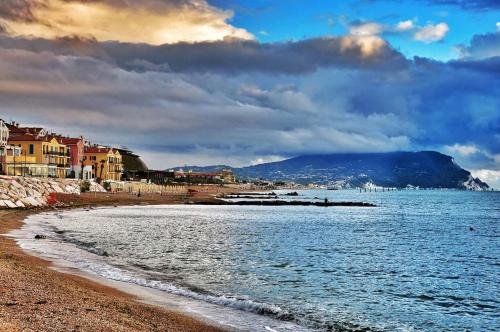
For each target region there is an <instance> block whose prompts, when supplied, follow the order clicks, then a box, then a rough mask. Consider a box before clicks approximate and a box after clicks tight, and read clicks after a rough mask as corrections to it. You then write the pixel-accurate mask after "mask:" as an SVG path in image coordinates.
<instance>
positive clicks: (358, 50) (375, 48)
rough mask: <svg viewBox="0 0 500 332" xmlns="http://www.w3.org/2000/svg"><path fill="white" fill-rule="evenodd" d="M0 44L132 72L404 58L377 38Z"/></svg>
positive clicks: (397, 63) (395, 64) (390, 64)
mask: <svg viewBox="0 0 500 332" xmlns="http://www.w3.org/2000/svg"><path fill="white" fill-rule="evenodd" d="M0 46H2V47H5V48H15V49H26V50H31V51H36V52H41V51H47V52H53V53H56V54H62V55H75V56H92V57H95V58H99V59H101V60H104V61H107V62H109V63H111V64H116V65H118V66H120V67H122V68H124V69H129V70H136V71H174V72H179V71H218V72H249V71H261V72H267V73H270V72H272V73H284V74H300V73H306V72H312V71H315V70H317V69H318V68H320V67H328V66H337V67H350V68H372V69H377V68H378V69H384V68H385V69H394V68H402V67H405V66H406V65H407V60H406V59H404V57H403V56H402V55H401V54H400V53H399V52H397V51H395V50H394V49H392V48H391V47H390V46H389V45H388V44H387V43H386V42H385V41H384V40H383V39H381V38H379V37H376V36H344V37H325V38H315V39H307V40H302V41H298V42H286V43H273V44H262V43H257V42H253V41H241V40H232V41H224V42H213V43H208V42H204V43H196V44H192V43H178V44H173V45H161V46H152V45H146V44H130V43H116V42H106V43H99V42H97V41H95V40H88V39H81V38H61V39H58V40H55V41H50V40H43V39H37V40H27V39H22V38H8V37H4V38H2V37H0Z"/></svg>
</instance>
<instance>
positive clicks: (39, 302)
mask: <svg viewBox="0 0 500 332" xmlns="http://www.w3.org/2000/svg"><path fill="white" fill-rule="evenodd" d="M231 190H232V191H234V189H231ZM213 194H214V193H211V192H204V193H200V194H199V195H196V196H194V197H186V196H185V195H168V196H160V195H143V196H142V197H136V196H131V195H122V194H119V195H117V194H108V193H99V194H95V193H86V194H82V195H80V196H76V195H61V196H60V198H59V200H60V201H61V202H62V203H65V204H66V205H68V206H69V207H68V208H58V209H53V208H50V207H49V208H42V209H30V210H0V234H1V235H2V236H0V330H2V331H22V330H39V331H44V330H51V331H62V330H64V331H67V330H73V331H89V330H92V331H104V330H113V331H152V330H162V331H225V330H227V327H224V326H218V325H217V324H215V323H212V322H207V321H206V320H204V319H203V318H201V317H200V316H199V315H187V314H186V313H181V312H178V311H176V310H174V309H173V308H172V309H165V308H161V307H158V306H157V305H152V304H146V303H143V302H141V300H140V299H139V297H137V296H134V295H131V294H127V293H126V292H123V291H121V290H119V289H116V288H113V286H111V285H109V284H108V285H103V284H101V283H99V282H98V281H96V280H90V279H88V278H86V277H85V276H82V275H75V274H69V273H70V271H64V272H62V271H60V270H58V269H57V266H56V265H55V264H54V263H53V262H51V261H49V260H47V259H43V258H40V257H37V256H33V255H30V253H28V252H26V251H25V250H23V249H22V248H20V247H19V246H18V244H17V243H16V240H15V239H14V238H12V237H10V236H8V233H10V232H12V231H14V230H16V229H20V228H21V227H22V226H23V225H24V219H26V218H27V217H29V216H30V215H33V214H37V213H43V212H50V211H55V210H68V209H76V208H89V207H90V208H92V207H106V206H108V207H109V206H129V205H160V204H161V205H168V204H187V203H190V202H201V201H207V200H208V201H210V200H211V199H212V195H213Z"/></svg>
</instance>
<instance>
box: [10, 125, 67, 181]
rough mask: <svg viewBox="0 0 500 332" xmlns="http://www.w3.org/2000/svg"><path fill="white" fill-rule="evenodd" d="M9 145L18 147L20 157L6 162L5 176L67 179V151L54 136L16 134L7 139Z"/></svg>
mask: <svg viewBox="0 0 500 332" xmlns="http://www.w3.org/2000/svg"><path fill="white" fill-rule="evenodd" d="M9 144H10V145H13V146H15V147H18V148H19V149H20V155H18V156H14V157H13V158H11V159H10V160H9V161H8V162H7V165H6V171H5V173H6V174H8V175H23V176H39V177H56V178H65V177H67V173H68V170H69V159H70V154H69V149H68V148H67V147H66V145H64V144H63V143H62V141H61V140H60V139H58V138H57V137H56V136H49V135H38V134H36V133H33V134H31V133H28V134H23V135H19V134H18V133H16V135H15V136H11V137H10V138H9ZM16 159H17V160H16Z"/></svg>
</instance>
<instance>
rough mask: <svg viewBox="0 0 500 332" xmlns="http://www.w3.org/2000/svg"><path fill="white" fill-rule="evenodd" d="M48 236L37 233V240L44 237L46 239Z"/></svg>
mask: <svg viewBox="0 0 500 332" xmlns="http://www.w3.org/2000/svg"><path fill="white" fill-rule="evenodd" d="M46 238H47V237H46V236H45V235H40V234H36V235H35V240H43V239H46Z"/></svg>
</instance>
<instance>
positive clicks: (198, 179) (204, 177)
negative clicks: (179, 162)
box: [174, 169, 236, 184]
mask: <svg viewBox="0 0 500 332" xmlns="http://www.w3.org/2000/svg"><path fill="white" fill-rule="evenodd" d="M174 178H175V179H176V180H178V181H182V182H186V183H204V184H205V183H206V184H209V183H210V184H229V183H235V182H236V177H235V176H234V174H233V172H232V171H231V170H228V169H224V170H221V171H217V172H193V171H191V170H189V171H187V172H184V171H183V170H179V171H176V172H174Z"/></svg>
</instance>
